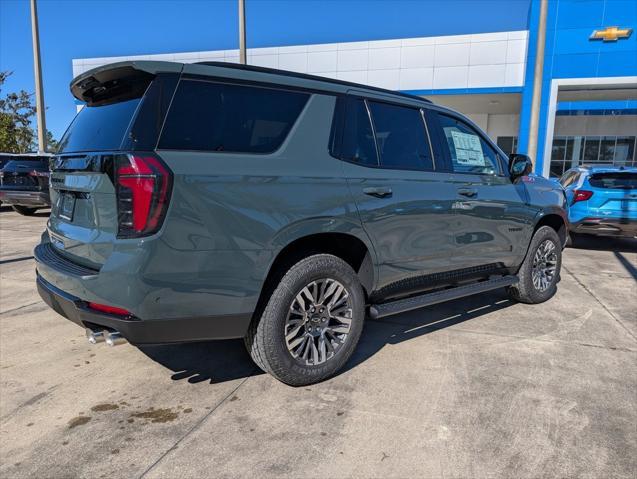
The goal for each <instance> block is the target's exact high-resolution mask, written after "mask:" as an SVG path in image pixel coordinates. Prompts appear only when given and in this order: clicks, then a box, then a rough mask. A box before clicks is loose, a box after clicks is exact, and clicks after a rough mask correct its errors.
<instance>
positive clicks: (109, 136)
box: [58, 98, 140, 153]
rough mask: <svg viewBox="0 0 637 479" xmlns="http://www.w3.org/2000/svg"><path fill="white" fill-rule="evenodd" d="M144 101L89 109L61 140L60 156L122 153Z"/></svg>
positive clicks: (74, 122) (83, 109)
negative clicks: (109, 151) (101, 152)
mask: <svg viewBox="0 0 637 479" xmlns="http://www.w3.org/2000/svg"><path fill="white" fill-rule="evenodd" d="M139 102H140V98H133V99H131V100H127V101H121V102H118V103H111V104H110V105H103V106H85V107H84V108H82V109H81V110H80V112H79V113H78V114H77V116H76V117H75V119H74V120H73V122H72V123H71V126H69V128H68V129H67V130H66V133H64V136H63V137H62V139H61V140H60V146H59V148H58V152H60V153H67V152H74V151H99V150H118V149H120V148H121V145H122V141H123V140H124V136H125V134H126V132H127V131H128V127H129V125H130V123H131V120H132V119H133V116H134V115H135V111H136V110H137V106H138V105H139Z"/></svg>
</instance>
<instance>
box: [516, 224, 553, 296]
mask: <svg viewBox="0 0 637 479" xmlns="http://www.w3.org/2000/svg"><path fill="white" fill-rule="evenodd" d="M540 248H542V251H540V253H538V250H539V249H540ZM544 253H546V257H545V258H544V259H548V261H545V260H543V259H542V257H543V256H544ZM538 256H539V257H540V259H539V260H538V263H537V266H538V268H537V270H536V275H535V279H536V281H534V268H533V266H534V262H535V261H536V260H537V258H538ZM544 266H545V267H544ZM551 267H553V269H552V274H549V273H548V272H549V271H550V270H551ZM561 267H562V244H561V242H560V237H559V236H558V235H557V232H556V231H555V230H554V229H553V228H551V227H550V226H542V227H541V228H539V229H538V230H537V231H536V232H535V234H534V235H533V238H532V239H531V244H530V245H529V250H528V252H527V253H526V257H525V258H524V262H523V263H522V266H520V270H519V271H518V278H519V282H518V284H517V285H515V286H511V287H510V288H509V295H510V296H511V298H512V299H514V300H516V301H520V302H521V303H527V304H538V303H543V302H544V301H546V300H548V299H549V298H551V297H552V296H553V295H554V294H555V292H556V291H557V283H558V281H559V278H560V269H561ZM542 271H544V275H542Z"/></svg>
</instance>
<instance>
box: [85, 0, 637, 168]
mask: <svg viewBox="0 0 637 479" xmlns="http://www.w3.org/2000/svg"><path fill="white" fill-rule="evenodd" d="M475 1H476V2H479V1H480V0H475ZM503 5H506V3H504V2H503ZM543 5H544V7H543ZM372 7H373V4H372ZM372 7H370V8H372ZM458 14H462V13H461V12H449V15H450V17H452V16H456V15H458ZM255 21H257V20H255ZM453 24H454V21H453V18H449V26H450V27H449V33H450V34H448V35H443V36H422V37H417V38H393V39H382V40H379V39H378V38H373V37H370V38H366V39H364V41H357V42H348V43H323V44H305V45H280V46H277V45H272V46H268V47H264V48H248V51H247V63H248V64H250V65H256V66H263V67H270V68H278V69H283V70H291V71H296V72H301V73H307V74H312V75H318V76H325V77H329V78H336V79H341V80H345V81H350V82H356V83H364V84H368V85H373V86H377V87H382V88H387V89H391V90H399V91H402V92H406V93H411V94H414V95H418V96H422V97H425V98H428V99H431V100H433V101H434V102H436V103H439V104H442V105H446V106H450V107H451V108H453V109H455V110H457V111H460V112H462V113H464V114H466V115H467V116H469V117H470V118H471V119H472V120H473V121H474V122H475V123H477V124H478V125H479V126H480V127H481V128H482V129H483V130H484V131H486V132H487V133H488V134H489V135H490V136H491V137H492V138H493V139H494V140H495V141H496V142H497V143H498V145H500V147H501V148H502V149H503V150H504V151H505V152H507V153H510V152H513V151H517V152H520V153H529V154H531V155H532V157H533V159H534V161H535V171H536V173H538V174H542V175H544V176H561V175H562V173H563V172H564V171H565V170H566V169H568V168H570V167H572V166H577V165H579V164H593V163H598V164H602V163H603V164H609V163H612V164H615V165H624V166H637V152H636V145H635V138H636V137H637V34H635V32H634V30H636V29H637V3H635V1H634V0H627V1H621V0H586V1H581V0H579V1H578V0H549V1H547V2H541V1H539V0H531V1H530V2H529V9H528V12H527V16H526V18H523V19H520V18H513V19H511V21H510V23H506V24H503V25H501V28H498V29H496V30H497V31H489V32H484V31H480V30H479V26H476V28H475V31H455V30H454V28H453ZM521 27H522V28H521ZM141 59H143V60H169V61H179V62H203V61H223V62H235V63H238V62H239V51H238V50H211V51H200V52H187V53H176V52H166V53H165V54H159V55H142V56H122V57H108V58H84V59H76V60H73V74H74V75H78V74H80V73H82V72H84V71H86V70H89V69H91V68H94V67H96V66H99V65H102V64H105V63H112V62H115V61H123V60H141ZM78 108H81V105H78Z"/></svg>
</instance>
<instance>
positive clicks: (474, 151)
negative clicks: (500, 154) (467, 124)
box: [451, 130, 487, 167]
mask: <svg viewBox="0 0 637 479" xmlns="http://www.w3.org/2000/svg"><path fill="white" fill-rule="evenodd" d="M451 138H452V139H453V146H454V148H455V149H456V160H457V161H458V163H459V164H461V165H465V166H482V167H483V166H487V162H486V161H485V158H484V154H483V153H482V145H481V144H480V138H479V137H478V136H476V135H471V134H469V133H462V132H460V131H457V130H452V131H451Z"/></svg>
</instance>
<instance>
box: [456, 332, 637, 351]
mask: <svg viewBox="0 0 637 479" xmlns="http://www.w3.org/2000/svg"><path fill="white" fill-rule="evenodd" d="M454 331H459V332H461V333H469V334H482V335H485V336H496V337H498V338H508V339H517V340H522V341H524V340H526V341H538V342H541V343H560V344H570V345H573V346H584V347H586V348H598V349H606V350H608V351H620V352H624V353H637V349H630V348H620V347H614V346H604V345H601V344H591V343H581V342H577V341H575V342H570V341H564V340H562V339H540V337H526V336H516V335H514V334H502V333H492V332H487V331H475V330H472V329H465V328H456V329H454Z"/></svg>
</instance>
